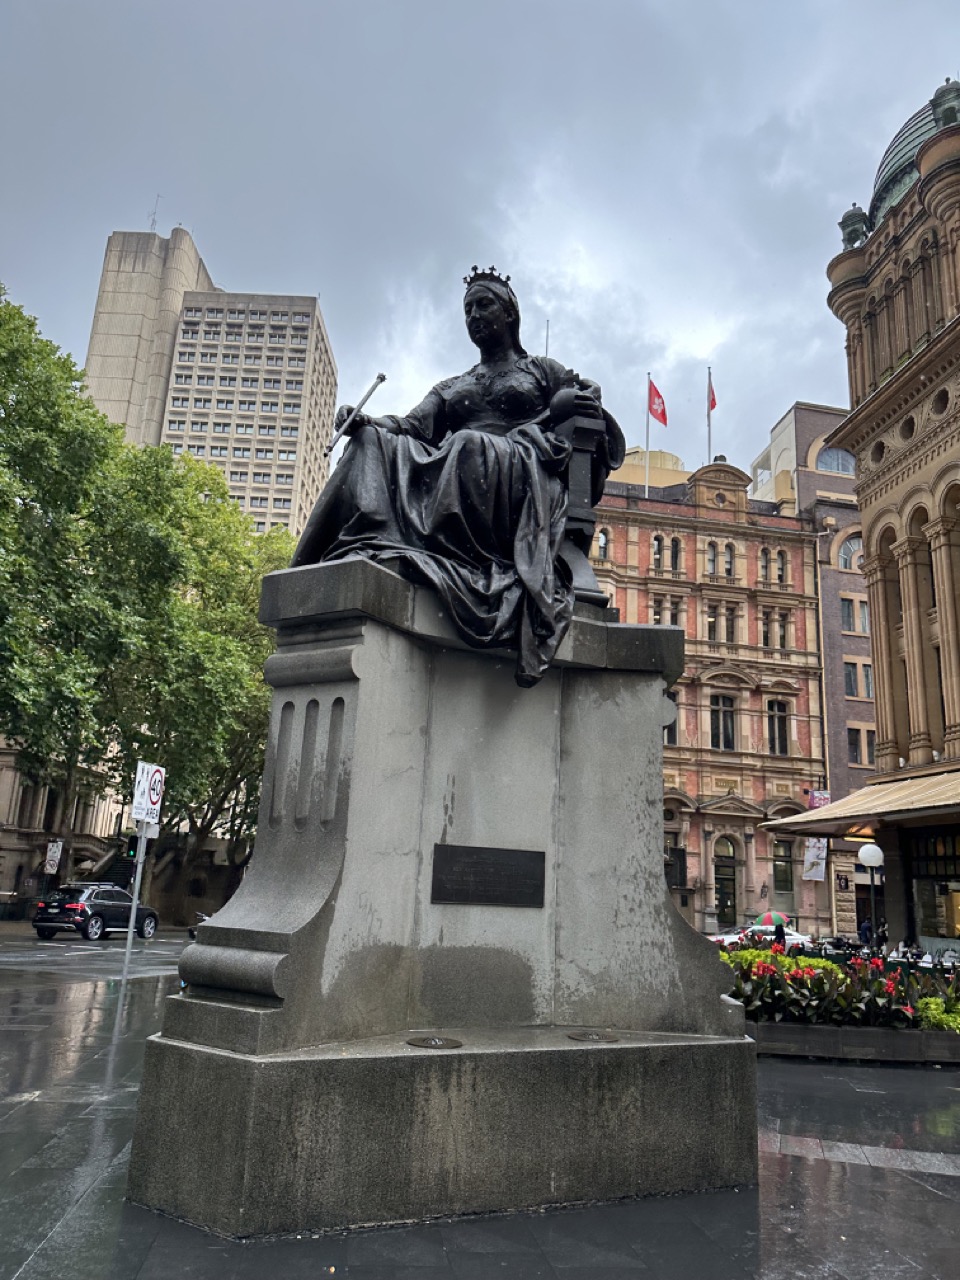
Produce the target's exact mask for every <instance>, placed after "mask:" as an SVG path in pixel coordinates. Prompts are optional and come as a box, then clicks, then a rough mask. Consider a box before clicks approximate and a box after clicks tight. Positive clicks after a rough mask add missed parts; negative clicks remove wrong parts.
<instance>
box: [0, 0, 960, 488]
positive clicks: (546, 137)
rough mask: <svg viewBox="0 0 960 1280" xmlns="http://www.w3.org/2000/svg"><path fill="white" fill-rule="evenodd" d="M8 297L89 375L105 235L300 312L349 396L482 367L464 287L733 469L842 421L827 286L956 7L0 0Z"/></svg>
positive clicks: (541, 0) (412, 397)
mask: <svg viewBox="0 0 960 1280" xmlns="http://www.w3.org/2000/svg"><path fill="white" fill-rule="evenodd" d="M0 49H2V51H3V76H4V108H3V111H2V114H0V183H2V198H0V280H2V281H3V282H4V283H5V285H6V287H7V289H8V291H9V293H10V294H11V296H12V297H13V299H14V301H16V302H19V303H22V304H23V305H24V306H25V307H26V309H27V310H28V311H29V312H31V313H32V314H34V315H36V316H37V317H38V318H39V320H40V324H41V327H42V329H43V332H44V333H45V335H46V336H47V337H49V338H52V339H53V340H54V341H55V342H57V343H59V344H60V345H61V346H63V347H64V348H66V349H67V350H69V351H70V352H71V353H72V354H73V355H74V356H75V357H76V359H77V361H78V362H79V363H82V362H83V360H84V358H85V356H86V348H87V341H88V337H89V330H90V321H91V317H92V313H93V307H94V303H95V301H96V294H97V283H98V280H99V274H100V268H101V265H102V260H103V250H104V245H105V242H106V239H107V236H108V235H109V233H110V232H111V231H113V230H145V229H147V227H148V225H149V215H150V212H151V210H152V208H153V205H154V200H155V197H156V195H157V193H158V192H159V193H160V195H161V200H160V203H159V209H158V215H157V229H158V231H160V232H162V233H163V234H168V233H169V230H170V228H171V226H175V225H177V224H178V223H179V224H182V225H183V226H185V227H186V228H188V229H189V230H190V231H191V232H192V234H193V236H194V238H195V240H196V242H197V244H198V246H199V249H200V252H201V254H202V255H203V257H204V259H205V261H206V263H207V266H208V268H209V269H210V272H211V274H212V276H213V278H214V280H215V281H216V283H217V284H218V285H220V286H222V287H224V288H228V289H235V290H241V291H263V292H287V293H305V294H309V293H316V294H318V295H319V298H320V304H321V308H322V310H323V313H324V316H325V318H326V322H327V327H328V329H329V332H330V335H331V339H332V341H333V347H334V352H335V355H336V359H337V363H338V365H339V371H340V400H341V401H347V402H353V401H355V400H356V399H357V398H358V396H359V395H360V394H361V393H362V392H363V391H364V390H365V389H366V387H367V386H368V384H369V383H370V382H371V381H372V379H373V377H374V375H375V374H376V373H377V372H378V371H379V370H381V369H382V370H383V372H385V373H386V374H387V376H388V379H389V380H388V382H387V383H386V384H385V386H384V387H383V388H382V389H381V390H380V391H379V392H378V393H377V396H376V399H375V400H373V401H371V403H370V409H371V410H372V411H378V412H393V411H397V412H403V411H405V410H406V409H408V408H410V407H411V406H412V405H413V404H414V403H416V401H417V400H419V399H420V398H421V396H422V395H423V394H424V392H425V391H426V390H427V389H428V388H429V386H430V385H431V384H432V383H433V382H435V381H436V380H437V379H438V378H440V377H444V376H449V375H450V374H453V373H457V372H460V371H461V370H463V369H465V368H467V367H469V365H471V364H472V363H473V360H474V355H475V353H474V349H473V348H472V347H471V346H470V344H469V342H468V340H467V338H466V335H465V333H464V331H463V325H462V313H461V304H462V288H463V286H462V283H461V278H462V276H463V275H464V273H465V272H466V271H467V270H469V268H470V267H471V266H472V264H473V263H475V262H477V263H480V264H481V265H482V266H487V265H489V264H490V263H495V264H496V266H497V267H498V268H499V269H500V270H501V271H502V272H504V273H507V272H509V273H510V274H511V276H512V277H513V283H514V286H515V288H516V290H517V293H518V295H519V298H520V304H521V309H522V314H523V338H524V342H525V345H526V346H527V348H528V350H530V351H531V352H540V351H542V350H543V344H544V331H545V325H546V320H547V317H548V316H549V319H550V354H551V355H553V356H555V357H556V358H558V359H560V360H563V361H564V362H566V363H568V364H570V365H572V366H573V367H574V368H576V369H578V370H579V371H580V372H581V373H583V374H584V375H589V376H590V377H593V378H594V379H596V380H597V381H598V382H600V384H601V386H602V387H603V393H604V403H605V404H606V405H607V407H608V408H609V409H610V410H611V411H612V412H613V413H614V414H615V415H616V416H617V417H618V418H619V420H620V422H621V425H622V426H623V428H624V430H625V432H626V434H627V438H628V441H629V442H630V443H632V444H639V443H642V440H643V408H644V382H645V377H646V373H647V370H651V371H652V372H653V376H654V379H655V381H656V382H657V384H658V385H659V388H660V390H661V392H662V393H663V395H664V397H665V399H666V403H667V409H668V412H669V417H670V426H669V428H668V430H667V431H666V432H664V431H663V429H662V428H659V427H656V426H654V428H653V430H654V432H655V434H654V437H653V444H654V447H657V446H660V447H664V448H668V449H671V450H672V451H674V452H676V453H679V454H680V455H681V456H682V457H683V458H684V460H685V461H686V462H687V464H688V465H690V466H696V465H699V464H700V463H701V462H702V461H704V460H705V453H706V439H705V382H706V368H707V365H708V364H710V365H712V366H713V376H714V383H715V387H716V394H717V400H718V408H717V410H716V412H715V414H714V424H713V425H714V437H713V439H714V451H715V452H720V451H723V452H725V453H726V454H727V455H728V457H729V458H730V460H731V461H732V462H736V463H738V464H739V465H741V466H743V467H744V468H745V469H749V464H750V461H751V460H752V458H753V457H754V456H755V455H756V454H757V453H758V452H759V451H760V450H761V449H762V448H763V447H764V444H765V441H766V438H767V434H768V432H769V429H770V427H771V426H772V425H773V423H774V422H775V421H776V420H777V419H778V418H779V417H780V416H781V415H782V413H783V412H784V411H785V410H786V409H787V408H788V407H789V406H790V405H791V404H792V403H793V402H794V401H795V400H809V401H815V402H820V403H826V404H837V405H845V404H846V403H847V399H846V397H847V382H846V370H845V360H844V352H843V341H844V335H843V330H842V327H841V326H840V324H839V322H838V321H836V320H835V319H834V318H833V317H832V316H831V314H830V312H829V311H828V310H827V307H826V303H825V297H826V292H827V282H826V278H825V275H824V269H825V267H826V264H827V262H828V261H829V259H830V258H831V257H832V256H833V255H834V254H835V253H837V252H838V251H839V249H840V233H839V231H838V229H837V221H838V219H839V218H840V216H841V214H842V213H843V211H844V209H846V208H848V207H849V205H850V203H851V202H852V201H853V200H857V201H858V203H860V204H862V205H867V204H868V203H869V199H870V194H871V190H872V185H873V178H874V175H875V172H876V168H877V164H878V162H879V160H880V156H881V154H882V152H883V150H884V148H885V147H886V145H887V143H888V142H889V141H890V138H891V137H892V135H893V134H894V132H895V131H896V130H897V129H898V128H899V127H900V125H901V124H902V123H903V122H904V121H905V120H906V119H907V117H908V116H910V115H912V113H913V112H914V111H916V110H917V109H918V108H919V107H920V106H922V104H923V103H924V102H926V101H927V100H928V99H929V98H930V97H931V96H932V94H933V92H934V90H935V89H936V87H937V85H938V84H939V83H941V82H942V81H943V80H944V78H945V77H946V76H948V75H956V74H957V72H958V70H960V4H958V3H957V0H911V3H910V4H909V5H904V4H903V3H902V0H870V2H869V3H867V4H864V3H859V4H854V3H852V0H793V2H792V3H789V2H788V0H762V2H761V0H260V2H259V3H252V2H251V0H195V2H194V3H192V4H177V5H169V4H157V3H155V0H151V3H149V4H147V3H141V0H84V2H81V3H78V0H2V3H0Z"/></svg>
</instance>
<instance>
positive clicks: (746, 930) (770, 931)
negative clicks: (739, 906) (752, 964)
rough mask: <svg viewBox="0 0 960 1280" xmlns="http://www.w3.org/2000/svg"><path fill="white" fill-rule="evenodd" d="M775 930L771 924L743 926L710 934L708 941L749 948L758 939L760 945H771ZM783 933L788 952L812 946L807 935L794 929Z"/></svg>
mask: <svg viewBox="0 0 960 1280" xmlns="http://www.w3.org/2000/svg"><path fill="white" fill-rule="evenodd" d="M775 929H776V925H773V924H745V925H741V926H740V927H739V928H737V929H729V930H727V932H726V933H714V934H711V935H710V941H711V942H715V943H717V945H718V946H723V947H749V946H751V945H752V944H753V941H754V939H759V940H760V941H761V942H762V943H771V942H773V939H774V930H775ZM783 932H784V936H785V940H786V949H787V951H788V952H793V951H805V950H806V949H807V948H809V947H811V946H812V944H813V939H812V938H811V937H810V935H809V934H808V933H798V932H797V931H796V929H787V928H785V929H784V931H783Z"/></svg>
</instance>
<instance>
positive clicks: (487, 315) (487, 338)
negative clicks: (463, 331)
mask: <svg viewBox="0 0 960 1280" xmlns="http://www.w3.org/2000/svg"><path fill="white" fill-rule="evenodd" d="M463 316H464V319H465V320H466V322H467V333H468V334H469V335H470V341H471V342H472V343H473V344H474V345H475V346H478V347H483V346H486V345H488V344H490V343H500V342H503V341H505V340H507V339H509V336H510V316H509V315H508V313H507V310H506V308H505V307H504V306H503V304H502V303H501V302H500V300H499V298H496V297H494V295H493V294H492V293H490V292H489V290H487V289H484V288H482V287H479V286H474V288H472V289H468V290H467V294H466V297H465V298H464V300H463Z"/></svg>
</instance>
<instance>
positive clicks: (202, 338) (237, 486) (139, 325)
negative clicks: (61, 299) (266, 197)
mask: <svg viewBox="0 0 960 1280" xmlns="http://www.w3.org/2000/svg"><path fill="white" fill-rule="evenodd" d="M87 383H88V386H89V389H90V395H91V397H92V399H93V401H94V403H95V404H96V405H97V407H98V408H99V409H101V410H103V412H104V413H106V414H107V415H108V416H109V417H110V418H111V419H113V420H114V421H115V422H122V423H123V424H124V425H125V426H126V428H127V433H128V436H129V438H130V440H131V441H133V442H135V443H137V444H143V445H158V444H167V445H170V446H171V447H172V448H173V450H174V452H175V453H183V452H189V453H191V454H193V455H194V456H195V457H198V458H203V459H204V460H205V461H208V462H212V463H213V464H214V465H216V466H218V467H219V468H220V469H221V470H222V471H223V472H224V475H225V477H226V480H227V483H228V485H229V487H230V492H231V493H232V494H233V496H234V498H235V499H236V501H237V502H238V503H239V504H240V505H241V506H242V507H243V509H244V510H245V511H248V512H249V513H250V515H251V516H252V517H253V519H254V521H255V527H256V528H257V530H258V531H260V532H262V531H264V530H266V529H268V528H271V527H273V526H274V525H283V526H285V527H289V528H290V529H291V530H292V532H293V533H295V534H296V533H299V532H300V531H301V529H302V528H303V526H304V524H305V522H306V519H307V516H308V515H309V513H310V509H311V507H312V506H313V504H314V502H315V501H316V499H317V496H318V494H319V493H320V490H321V489H322V487H323V485H324V483H325V482H326V479H327V473H328V469H327V462H326V459H325V457H324V454H323V450H324V446H325V445H326V444H327V443H328V441H329V440H330V438H331V435H332V430H333V415H334V409H335V404H336V393H337V372H336V365H335V363H334V360H333V354H332V352H331V349H330V340H329V338H328V337H327V332H326V329H325V328H324V324H323V317H322V316H321V314H320V308H319V307H318V305H317V301H316V299H315V298H313V297H311V296H304V295H291V294H254V293H227V292H225V291H224V290H222V289H218V288H217V287H216V286H215V285H214V283H213V281H212V279H211V277H210V273H209V272H208V271H207V268H206V266H205V265H204V262H203V259H202V258H201V257H200V254H199V252H198V251H197V247H196V245H195V244H194V242H193V240H192V238H191V236H190V235H189V233H188V232H186V231H184V230H183V229H182V228H180V227H178V228H176V229H175V230H174V231H172V232H171V234H170V238H169V239H164V238H163V237H162V236H159V235H156V234H155V233H154V232H131V231H117V232H114V233H113V235H111V236H110V239H109V240H108V242H107V251H106V256H105V258H104V265H103V273H102V275H101V278H100V290H99V294H98V296H97V307H96V311H95V312H94V317H93V325H92V329H91V334H90V349H89V353H88V356H87Z"/></svg>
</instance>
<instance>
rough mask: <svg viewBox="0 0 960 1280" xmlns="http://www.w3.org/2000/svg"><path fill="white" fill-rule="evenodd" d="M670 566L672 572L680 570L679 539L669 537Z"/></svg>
mask: <svg viewBox="0 0 960 1280" xmlns="http://www.w3.org/2000/svg"><path fill="white" fill-rule="evenodd" d="M670 568H671V570H672V571H673V572H674V573H678V572H679V570H680V539H679V538H671V539H670Z"/></svg>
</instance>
